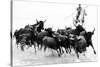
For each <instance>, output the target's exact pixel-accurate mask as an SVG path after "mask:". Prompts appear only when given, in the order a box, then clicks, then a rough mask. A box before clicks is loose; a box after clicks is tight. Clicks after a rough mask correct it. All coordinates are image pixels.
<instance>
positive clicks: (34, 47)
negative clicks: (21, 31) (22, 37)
mask: <svg viewBox="0 0 100 67" xmlns="http://www.w3.org/2000/svg"><path fill="white" fill-rule="evenodd" d="M34 50H35V53H36V43H34Z"/></svg>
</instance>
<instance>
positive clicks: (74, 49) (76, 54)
mask: <svg viewBox="0 0 100 67" xmlns="http://www.w3.org/2000/svg"><path fill="white" fill-rule="evenodd" d="M74 50H75V52H76V55H77V58H78V59H79V54H78V51H77V49H74Z"/></svg>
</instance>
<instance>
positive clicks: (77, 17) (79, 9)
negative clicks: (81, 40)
mask: <svg viewBox="0 0 100 67" xmlns="http://www.w3.org/2000/svg"><path fill="white" fill-rule="evenodd" d="M81 11H82V7H81V4H79V7H78V8H77V15H76V23H78V22H80V21H79V16H80V14H81Z"/></svg>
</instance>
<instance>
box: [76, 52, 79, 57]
mask: <svg viewBox="0 0 100 67" xmlns="http://www.w3.org/2000/svg"><path fill="white" fill-rule="evenodd" d="M76 54H77V58H78V59H79V54H78V51H76Z"/></svg>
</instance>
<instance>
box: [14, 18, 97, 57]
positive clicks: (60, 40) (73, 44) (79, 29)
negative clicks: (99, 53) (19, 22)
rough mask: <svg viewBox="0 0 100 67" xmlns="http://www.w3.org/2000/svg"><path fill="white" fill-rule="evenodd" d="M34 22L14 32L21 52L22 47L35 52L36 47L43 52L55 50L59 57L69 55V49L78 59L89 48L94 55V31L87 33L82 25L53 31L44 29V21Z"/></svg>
mask: <svg viewBox="0 0 100 67" xmlns="http://www.w3.org/2000/svg"><path fill="white" fill-rule="evenodd" d="M36 22H37V23H36V24H34V25H26V26H25V27H24V28H21V29H19V30H16V31H15V32H14V35H13V37H15V39H16V44H17V45H20V47H21V50H22V51H24V46H28V47H32V46H34V50H35V51H37V50H36V47H38V50H41V49H44V51H46V49H47V48H50V49H53V50H56V51H57V54H58V56H61V55H62V54H63V53H64V52H66V53H71V49H73V50H74V51H75V53H76V55H77V57H78V58H79V53H82V52H85V51H86V48H87V47H89V46H91V47H92V48H93V51H94V54H96V51H95V49H94V47H93V44H92V35H93V34H94V31H95V29H94V30H93V31H92V32H90V31H89V32H87V31H86V30H85V29H84V28H83V26H82V25H77V26H75V29H72V28H71V27H68V28H65V29H58V30H57V31H53V30H52V28H44V23H45V21H37V20H36Z"/></svg>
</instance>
